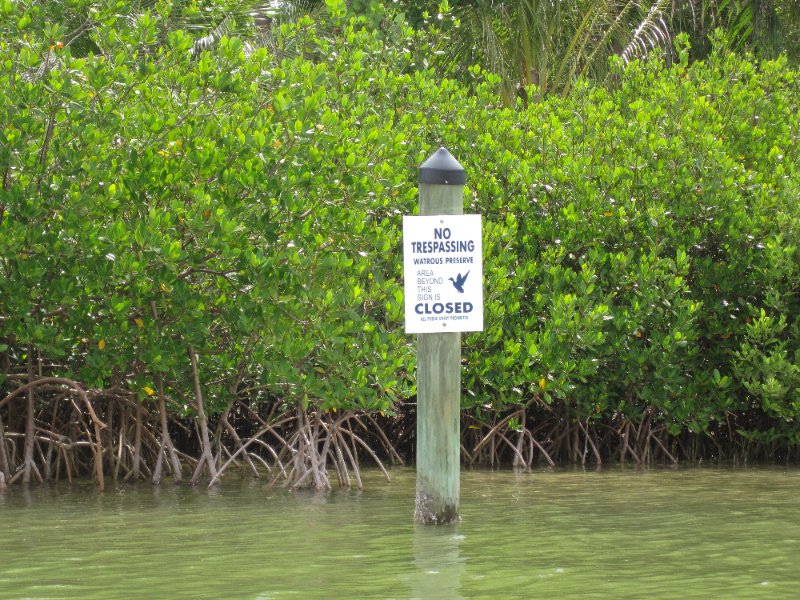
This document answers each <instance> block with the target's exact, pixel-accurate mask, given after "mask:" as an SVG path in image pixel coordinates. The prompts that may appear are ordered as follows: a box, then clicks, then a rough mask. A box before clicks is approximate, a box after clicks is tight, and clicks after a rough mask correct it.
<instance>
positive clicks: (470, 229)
mask: <svg viewBox="0 0 800 600" xmlns="http://www.w3.org/2000/svg"><path fill="white" fill-rule="evenodd" d="M482 250H483V244H482V243H481V215H436V216H426V217H410V216H404V217H403V274H404V279H405V312H406V333H448V332H457V331H483V252H482Z"/></svg>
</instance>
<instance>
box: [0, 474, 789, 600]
mask: <svg viewBox="0 0 800 600" xmlns="http://www.w3.org/2000/svg"><path fill="white" fill-rule="evenodd" d="M392 475H393V477H392V479H393V482H392V483H385V482H384V480H383V476H382V474H381V473H380V472H379V471H376V472H375V473H374V476H373V475H372V474H368V479H367V480H366V481H365V484H366V489H365V490H364V491H363V492H358V491H355V490H337V491H334V492H332V493H330V494H308V493H298V494H294V493H290V492H287V491H286V490H283V489H280V488H273V489H268V488H266V487H265V486H264V484H263V483H261V482H248V481H242V482H237V481H226V482H225V483H224V484H223V485H222V486H220V488H219V489H218V490H215V491H214V493H208V491H207V490H205V489H203V488H202V487H198V488H190V487H187V486H178V487H175V486H172V485H164V486H162V487H161V488H160V489H159V488H153V487H152V486H151V485H149V484H148V483H145V484H142V485H121V486H114V485H111V484H110V482H109V485H108V486H107V491H106V493H105V494H104V495H102V496H100V495H98V494H97V492H96V488H95V487H94V486H93V485H92V483H91V481H88V482H76V483H73V484H72V485H68V484H59V485H32V486H28V487H24V486H12V487H9V488H8V489H7V490H6V491H5V493H4V494H3V495H2V496H0V598H2V599H3V600H6V599H21V598H60V599H73V598H74V599H80V600H93V599H103V600H113V599H117V598H119V599H120V600H122V599H124V600H131V599H137V598H169V599H170V600H180V599H183V598H185V599H187V600H188V599H192V600H194V599H196V598H226V599H232V600H236V599H239V598H241V599H244V600H252V599H254V598H264V599H267V598H269V599H272V600H275V599H282V598H302V599H303V600H309V599H316V598H319V599H325V600H334V599H337V598H346V599H353V598H358V599H361V598H368V599H396V600H405V599H408V598H418V599H420V600H428V599H430V600H450V599H458V598H464V599H472V598H559V599H562V598H577V599H581V600H583V599H584V598H587V597H590V598H643V597H646V598H648V600H654V599H664V600H667V599H669V600H672V599H673V598H698V599H703V600H705V599H706V598H726V599H728V598H747V599H751V598H756V599H758V598H764V599H769V600H772V599H773V598H779V599H780V598H792V599H793V598H796V597H797V590H798V589H800V571H798V568H797V565H798V563H797V557H798V556H800V469H796V468H792V469H788V468H785V469H780V468H774V467H773V468H759V469H744V468H742V469H720V468H703V469H697V468H685V467H683V468H679V469H653V470H630V469H606V470H603V471H601V472H599V473H598V472H587V471H581V470H571V471H564V470H553V471H546V472H534V473H525V474H514V473H511V472H485V471H465V472H464V473H463V474H462V478H461V483H462V486H461V489H462V494H461V516H462V521H461V523H459V524H458V525H452V526H426V527H423V526H415V525H414V523H413V513H414V495H415V485H414V471H413V470H412V469H396V470H394V471H393V473H392Z"/></svg>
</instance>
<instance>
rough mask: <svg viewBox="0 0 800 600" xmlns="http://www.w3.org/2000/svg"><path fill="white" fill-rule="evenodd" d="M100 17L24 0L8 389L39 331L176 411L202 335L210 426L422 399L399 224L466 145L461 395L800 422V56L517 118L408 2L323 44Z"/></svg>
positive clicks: (3, 54) (644, 75) (8, 5)
mask: <svg viewBox="0 0 800 600" xmlns="http://www.w3.org/2000/svg"><path fill="white" fill-rule="evenodd" d="M78 4H80V3H78V2H76V3H72V4H71V3H66V4H65V5H64V6H65V8H64V10H65V11H67V10H68V9H69V7H71V6H77V5H78ZM87 6H89V7H90V9H91V10H90V11H89V13H88V14H89V15H90V16H91V21H90V22H87V23H88V24H87V25H85V26H83V29H84V30H85V31H86V32H87V33H86V35H88V36H89V38H88V39H89V40H90V41H91V48H89V49H88V50H87V49H86V48H83V49H75V50H73V48H72V46H71V45H70V40H72V39H79V38H78V37H74V36H73V37H70V30H69V29H68V28H67V27H66V25H65V24H64V23H63V22H62V23H59V22H58V21H57V20H55V21H54V20H53V19H52V15H51V14H50V13H49V12H48V11H49V10H50V9H51V6H50V3H44V4H40V3H36V2H24V1H21V0H20V1H14V0H0V29H1V30H2V32H1V34H0V112H2V114H4V115H6V119H5V121H4V124H3V126H2V128H1V129H0V176H2V196H0V271H2V277H0V354H2V356H3V361H2V362H0V366H1V367H2V368H3V372H2V373H0V377H2V378H6V377H7V376H8V375H9V374H12V373H15V372H17V371H18V369H19V367H20V365H22V364H23V363H24V356H25V354H26V352H27V349H28V348H29V347H31V348H33V349H34V350H35V351H36V353H37V356H38V357H40V358H41V362H42V365H46V367H43V368H46V369H47V370H49V371H51V372H58V373H61V374H65V375H68V376H70V377H72V378H74V379H76V380H79V381H80V382H82V383H83V384H85V385H87V386H91V387H96V388H113V387H118V388H124V389H128V390H132V391H134V392H135V393H138V394H140V395H141V396H142V397H147V396H148V395H149V394H152V393H153V390H154V389H157V382H161V383H163V385H164V386H166V387H165V393H166V394H167V395H168V396H169V397H170V398H171V399H172V400H173V405H172V410H173V411H175V412H178V413H180V412H181V411H183V410H188V408H187V407H188V406H189V402H188V401H187V400H186V398H188V397H190V396H191V395H192V377H191V372H190V365H189V361H188V360H187V356H186V352H187V348H188V347H189V346H191V347H193V348H194V349H195V350H196V351H198V352H199V353H200V355H201V372H202V374H203V382H204V386H205V388H206V395H207V398H208V401H209V404H210V407H209V409H210V412H211V413H213V412H214V411H219V410H222V408H223V407H224V406H225V403H226V399H227V398H229V397H230V396H231V394H236V393H239V394H242V393H245V391H244V390H248V391H247V392H246V393H248V394H250V397H251V400H253V401H254V402H258V401H260V400H263V399H266V398H268V397H269V398H279V399H280V400H281V401H285V402H286V404H287V405H289V406H294V405H295V403H298V402H299V403H302V404H303V406H307V407H315V408H321V409H324V410H327V409H366V410H374V411H384V412H385V411H390V410H391V409H392V407H393V406H394V405H395V404H396V403H397V402H399V401H402V400H404V399H409V398H413V396H414V393H415V384H414V369H415V358H414V340H413V339H411V338H409V337H406V336H404V335H403V334H402V321H401V319H402V311H401V304H402V299H403V290H402V288H401V283H400V282H401V280H402V277H401V275H402V273H401V272H400V269H401V266H400V265H401V263H402V261H401V257H400V255H399V252H400V248H401V243H400V242H401V240H400V226H401V215H403V214H410V213H412V212H413V211H414V210H415V205H416V196H417V190H416V187H415V185H416V184H415V181H416V166H417V165H419V164H420V163H421V162H423V160H424V159H425V158H427V156H429V155H430V154H431V153H432V151H433V150H435V149H436V148H437V147H438V146H439V145H446V146H447V147H448V148H449V149H450V151H451V152H452V153H453V154H454V155H455V156H456V157H457V158H458V159H459V161H460V162H461V163H462V164H463V165H464V166H465V168H466V170H467V173H468V188H467V190H466V199H465V202H466V206H465V211H466V212H478V213H482V214H483V215H484V218H485V241H484V248H485V262H486V268H485V272H486V274H487V277H486V281H485V296H486V319H485V320H486V323H487V327H486V331H485V332H483V333H480V334H473V335H469V336H466V341H465V348H464V361H463V367H464V372H463V373H464V377H463V381H464V388H465V389H464V392H465V393H464V398H465V406H466V407H467V408H469V409H470V410H472V411H473V412H475V413H476V414H481V413H482V412H485V411H502V410H504V409H505V408H506V407H509V406H539V407H542V408H544V409H548V410H554V411H556V410H558V411H562V412H565V413H566V414H568V415H574V416H580V417H581V418H583V419H586V418H588V417H590V416H591V417H592V418H598V419H599V418H607V419H612V418H614V417H615V416H616V415H625V416H627V417H630V418H640V417H641V416H642V415H643V414H644V413H645V411H652V412H654V413H655V414H657V415H658V418H659V419H661V420H662V421H664V422H665V423H667V424H669V426H670V427H672V428H673V429H674V430H675V431H680V430H682V429H684V428H691V429H693V430H703V429H705V428H707V427H709V426H710V424H713V423H715V422H720V421H723V420H725V419H727V418H728V417H729V416H730V415H749V414H756V415H760V416H765V417H767V418H768V419H775V422H776V423H777V425H775V427H777V428H778V429H779V434H780V435H784V436H789V437H791V436H794V437H793V438H792V439H794V440H795V441H798V437H797V436H798V430H797V425H796V421H795V419H796V418H797V417H798V415H799V414H800V404H798V398H800V390H799V388H800V383H799V379H800V375H798V371H799V370H800V320H799V317H798V315H800V266H798V265H800V254H798V248H800V208H798V206H799V205H798V203H797V197H798V194H799V193H800V185H798V166H800V155H798V150H797V148H798V147H800V144H798V135H799V134H800V132H799V131H798V119H797V114H796V111H797V106H798V100H799V99H800V98H799V97H798V95H799V94H800V92H798V90H800V87H799V86H798V74H797V73H796V72H794V71H792V70H790V69H789V68H787V66H786V63H785V61H782V60H779V61H776V62H764V63H762V64H760V65H756V64H754V63H753V62H751V61H750V60H747V59H745V58H741V57H738V56H736V55H733V54H727V53H723V52H716V53H712V54H711V56H710V57H709V60H708V61H706V62H697V63H695V64H693V65H691V66H686V65H685V64H675V65H673V66H671V67H669V68H666V67H665V66H664V65H663V64H661V63H658V62H655V61H653V62H651V63H648V64H643V63H639V62H637V61H633V62H632V63H631V64H629V65H627V67H626V66H624V65H622V64H617V65H616V66H615V67H614V68H615V72H614V74H615V77H617V79H618V83H619V85H617V86H615V87H614V88H613V89H607V88H604V87H599V86H595V85H590V84H588V83H586V82H579V83H578V84H577V85H576V86H575V87H574V90H573V92H572V93H571V94H570V96H569V97H568V98H566V99H562V98H560V97H550V98H548V99H546V100H545V101H542V102H540V103H536V104H531V105H530V106H528V107H523V106H522V105H519V106H517V107H507V106H504V105H503V104H502V102H500V100H499V95H498V94H497V91H498V89H499V87H500V85H501V81H500V79H499V78H498V77H497V76H494V75H491V74H489V73H487V72H486V71H483V70H481V69H479V68H472V69H470V70H469V72H468V75H469V77H470V78H471V80H472V81H471V84H470V85H469V86H467V85H464V84H463V83H461V82H459V81H457V80H455V79H449V78H445V77H441V76H440V75H439V74H437V72H435V71H434V70H432V69H430V68H426V66H425V61H424V58H425V56H426V55H427V53H428V51H429V50H430V48H431V47H434V48H436V47H437V45H436V44H438V38H436V37H435V36H434V37H428V36H427V35H424V34H421V33H420V32H419V31H415V30H412V29H410V28H408V27H407V26H406V25H405V24H404V23H403V22H402V20H399V19H396V18H395V17H393V16H391V15H389V14H387V15H385V19H384V20H383V21H382V22H381V23H382V25H381V28H380V29H376V28H375V27H374V26H373V25H372V24H373V23H374V22H373V21H370V20H368V19H367V18H366V17H361V18H355V19H349V18H348V17H346V15H345V13H344V11H343V10H340V8H341V7H339V8H338V9H337V7H336V6H333V7H332V10H331V13H332V14H331V15H330V16H329V17H328V19H329V20H327V21H326V22H325V24H324V30H323V31H324V32H325V35H321V34H320V31H321V30H320V29H319V27H318V25H317V24H316V23H315V22H314V21H312V20H311V19H309V18H303V19H300V20H299V21H298V22H297V23H296V24H295V25H293V26H288V25H283V26H280V27H276V28H275V30H274V31H273V32H272V35H273V40H274V41H273V44H272V46H271V48H270V49H267V48H264V47H262V48H258V47H251V46H248V45H246V44H245V43H244V42H243V41H242V40H241V39H240V38H238V37H227V36H225V35H223V36H222V37H220V39H219V40H218V43H216V44H215V45H214V47H213V51H212V50H204V49H202V48H199V49H198V47H197V46H196V42H197V36H193V35H192V34H191V33H190V32H189V31H187V30H185V29H176V28H174V27H173V23H174V21H173V20H172V19H174V18H175V17H176V14H177V13H176V11H188V12H189V13H191V11H194V10H196V9H197V6H198V5H197V4H194V3H186V4H182V3H175V4H170V3H167V2H160V3H157V4H155V5H154V6H153V8H152V10H144V11H138V10H137V11H130V10H128V7H126V6H125V5H124V4H123V3H118V4H116V5H111V6H105V5H104V6H102V7H101V6H99V5H98V6H95V5H90V4H87V3H83V5H82V7H81V8H82V9H85V8H86V7H87ZM79 12H80V11H79ZM64 14H67V13H66V12H65V13H64ZM76 14H77V13H76ZM432 35H433V34H432ZM0 383H2V382H0ZM753 411H755V412H754V413H753ZM769 422H770V423H772V421H769ZM753 423H756V424H755V425H753V426H752V427H751V426H750V425H748V423H747V422H744V421H742V422H741V424H740V426H741V428H742V430H743V431H744V430H748V428H749V429H754V428H758V427H761V424H760V423H761V422H760V421H758V422H756V421H754V422H753Z"/></svg>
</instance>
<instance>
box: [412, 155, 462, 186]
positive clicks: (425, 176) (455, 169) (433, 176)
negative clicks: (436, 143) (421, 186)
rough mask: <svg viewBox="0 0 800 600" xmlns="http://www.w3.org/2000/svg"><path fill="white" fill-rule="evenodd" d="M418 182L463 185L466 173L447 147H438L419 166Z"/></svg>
mask: <svg viewBox="0 0 800 600" xmlns="http://www.w3.org/2000/svg"><path fill="white" fill-rule="evenodd" d="M419 182H420V183H433V184H439V185H464V184H465V183H466V182H467V174H466V172H465V171H464V167H462V166H461V165H460V164H459V163H458V161H457V160H456V159H455V158H453V155H452V154H450V153H449V152H448V151H447V148H439V149H438V150H437V151H436V152H434V153H433V156H431V157H430V158H429V159H428V160H426V161H425V162H424V163H422V166H421V167H420V168H419Z"/></svg>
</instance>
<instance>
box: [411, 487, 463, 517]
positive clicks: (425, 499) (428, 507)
mask: <svg viewBox="0 0 800 600" xmlns="http://www.w3.org/2000/svg"><path fill="white" fill-rule="evenodd" d="M460 521H461V516H460V515H459V514H458V500H456V501H454V502H444V501H442V500H440V499H438V500H437V499H436V498H434V497H433V496H432V495H431V494H428V493H426V492H424V491H422V490H417V500H416V506H415V508H414V522H415V523H419V524H420V525H450V524H452V523H458V522H460Z"/></svg>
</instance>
